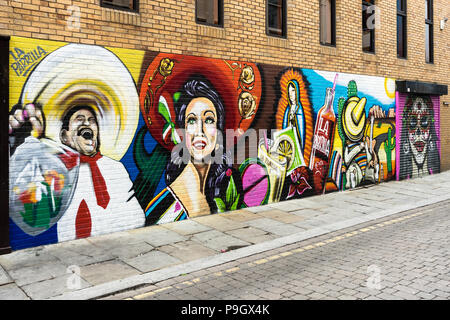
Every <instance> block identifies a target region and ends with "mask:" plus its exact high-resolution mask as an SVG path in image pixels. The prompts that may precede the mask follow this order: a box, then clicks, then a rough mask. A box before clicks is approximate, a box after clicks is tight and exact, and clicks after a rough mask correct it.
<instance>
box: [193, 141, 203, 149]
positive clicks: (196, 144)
mask: <svg viewBox="0 0 450 320" xmlns="http://www.w3.org/2000/svg"><path fill="white" fill-rule="evenodd" d="M193 146H194V148H195V149H199V150H203V149H205V148H206V141H204V140H197V141H194V144H193Z"/></svg>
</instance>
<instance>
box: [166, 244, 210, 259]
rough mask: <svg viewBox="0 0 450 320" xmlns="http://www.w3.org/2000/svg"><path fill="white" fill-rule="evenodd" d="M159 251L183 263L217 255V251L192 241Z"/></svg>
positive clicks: (171, 245) (168, 246)
mask: <svg viewBox="0 0 450 320" xmlns="http://www.w3.org/2000/svg"><path fill="white" fill-rule="evenodd" d="M158 250H159V251H162V252H165V253H167V254H168V255H170V256H172V257H175V258H177V259H179V260H180V261H183V262H187V261H192V260H196V259H201V258H204V257H209V256H211V255H214V254H216V253H217V251H215V250H212V249H210V248H208V247H206V246H204V245H202V244H201V243H198V242H195V241H191V240H188V241H184V242H179V243H174V244H170V245H165V246H162V247H159V248H158Z"/></svg>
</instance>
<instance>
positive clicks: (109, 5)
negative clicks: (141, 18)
mask: <svg viewBox="0 0 450 320" xmlns="http://www.w3.org/2000/svg"><path fill="white" fill-rule="evenodd" d="M104 1H105V0H100V7H103V8H109V9H116V10H122V11H128V12H134V13H139V0H133V9H130V8H127V7H121V6H118V5H115V4H112V3H108V2H104Z"/></svg>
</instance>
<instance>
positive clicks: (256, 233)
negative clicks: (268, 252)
mask: <svg viewBox="0 0 450 320" xmlns="http://www.w3.org/2000/svg"><path fill="white" fill-rule="evenodd" d="M226 234H229V235H231V236H233V237H235V238H238V239H241V240H243V241H246V242H250V243H258V242H260V240H261V237H263V236H268V235H270V233H269V232H267V231H264V230H261V229H257V228H254V227H248V226H247V227H245V228H241V229H235V230H231V231H227V232H226Z"/></svg>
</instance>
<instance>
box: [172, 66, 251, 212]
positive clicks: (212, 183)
mask: <svg viewBox="0 0 450 320" xmlns="http://www.w3.org/2000/svg"><path fill="white" fill-rule="evenodd" d="M180 91H181V95H180V98H179V99H178V101H177V102H176V104H175V114H176V122H177V125H178V127H179V128H183V129H184V128H185V119H186V109H187V106H188V105H189V103H190V102H191V101H192V100H193V99H195V98H207V99H209V100H210V101H211V102H212V103H213V105H214V107H215V109H216V114H217V129H218V138H217V146H218V147H217V148H216V149H215V150H214V151H213V152H212V154H211V155H210V159H211V158H213V159H214V160H215V161H213V162H212V163H211V164H210V169H209V172H208V176H207V177H206V184H205V190H204V192H205V196H206V199H207V201H208V203H209V205H210V208H211V209H212V210H213V211H214V212H216V211H217V207H216V205H215V202H214V198H215V197H220V195H221V194H223V192H224V188H226V186H227V185H228V181H229V179H230V177H229V175H227V174H226V172H227V171H228V170H229V169H232V168H231V160H230V156H229V155H228V154H227V153H226V152H224V147H223V134H224V130H225V108H224V105H223V102H222V99H221V98H220V96H219V94H218V93H217V91H216V90H215V88H214V87H213V85H212V84H211V83H210V82H209V81H208V80H207V79H206V78H204V77H202V76H200V75H196V76H194V77H191V78H190V79H189V80H188V81H187V82H186V83H185V84H184V86H183V87H182V89H181V90H180ZM181 143H182V144H184V146H185V141H182V142H181ZM186 150H187V149H186V148H182V149H181V152H184V151H186ZM216 154H217V155H221V157H219V156H218V157H219V158H221V159H219V161H218V160H217V158H216ZM204 160H205V162H208V159H204ZM186 165H187V163H184V162H183V161H182V154H180V150H179V149H178V148H174V151H172V154H171V157H170V160H169V162H168V163H167V166H166V185H170V184H171V183H172V182H174V181H175V180H176V178H177V177H178V176H179V175H180V174H181V172H182V171H183V170H184V168H185V167H186ZM228 172H229V171H228ZM233 176H234V180H235V182H237V180H236V179H238V177H237V175H236V173H235V172H233ZM237 185H239V186H238V192H240V191H241V189H242V187H240V183H237Z"/></svg>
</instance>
